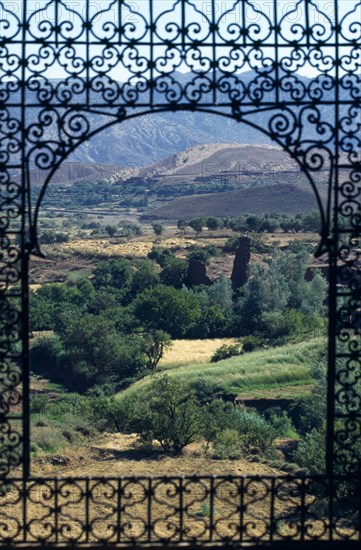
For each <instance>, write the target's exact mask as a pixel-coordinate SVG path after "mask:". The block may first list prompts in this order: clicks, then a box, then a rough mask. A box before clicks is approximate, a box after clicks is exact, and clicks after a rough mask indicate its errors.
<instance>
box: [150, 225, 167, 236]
mask: <svg viewBox="0 0 361 550" xmlns="http://www.w3.org/2000/svg"><path fill="white" fill-rule="evenodd" d="M152 228H153V231H154V233H155V235H157V236H159V235H162V233H164V230H165V227H164V225H163V224H162V223H160V222H154V223H152Z"/></svg>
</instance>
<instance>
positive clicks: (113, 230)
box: [105, 225, 117, 237]
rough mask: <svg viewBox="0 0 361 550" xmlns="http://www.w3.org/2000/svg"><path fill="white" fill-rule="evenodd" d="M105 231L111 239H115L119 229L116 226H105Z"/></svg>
mask: <svg viewBox="0 0 361 550" xmlns="http://www.w3.org/2000/svg"><path fill="white" fill-rule="evenodd" d="M105 231H106V232H107V233H108V235H109V237H114V235H115V234H116V232H117V228H116V227H115V226H114V225H107V226H105Z"/></svg>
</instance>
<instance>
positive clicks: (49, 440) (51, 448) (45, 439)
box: [33, 426, 67, 453]
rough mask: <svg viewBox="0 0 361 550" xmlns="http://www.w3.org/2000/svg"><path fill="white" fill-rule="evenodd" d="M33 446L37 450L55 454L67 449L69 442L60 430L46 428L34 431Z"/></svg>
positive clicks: (52, 427) (51, 427)
mask: <svg viewBox="0 0 361 550" xmlns="http://www.w3.org/2000/svg"><path fill="white" fill-rule="evenodd" d="M33 444H34V447H35V449H36V450H37V449H40V450H41V451H44V452H47V453H53V452H56V451H58V450H59V449H61V448H62V447H65V446H66V444H67V440H66V439H65V437H64V436H63V434H62V433H61V431H60V430H59V429H56V428H55V427H54V426H45V427H42V428H37V429H34V430H33Z"/></svg>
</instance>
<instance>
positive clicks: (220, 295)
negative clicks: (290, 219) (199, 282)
mask: <svg viewBox="0 0 361 550" xmlns="http://www.w3.org/2000/svg"><path fill="white" fill-rule="evenodd" d="M193 253H194V250H193ZM150 257H151V258H152V259H148V260H141V261H130V260H126V259H117V260H111V261H108V262H104V263H102V264H100V265H99V266H98V267H97V268H96V269H95V270H94V272H93V274H92V277H91V278H90V279H88V278H84V279H81V280H80V281H75V282H74V284H52V285H46V286H43V287H42V288H40V289H39V290H38V291H37V292H33V293H32V294H31V312H32V330H34V331H44V330H45V331H54V336H52V337H51V338H45V339H40V340H39V341H37V342H36V343H35V344H34V346H33V348H32V368H33V369H34V370H35V372H37V373H40V374H42V375H46V376H47V377H49V378H50V379H51V380H53V381H56V382H60V383H63V384H65V385H66V387H68V388H70V389H72V390H76V391H81V392H84V391H86V390H89V389H90V388H92V387H96V386H102V387H103V388H105V387H108V390H107V391H113V390H116V389H117V388H120V387H124V385H127V384H129V383H130V382H132V381H134V380H135V379H137V378H139V377H142V376H144V375H145V374H147V373H148V372H149V371H150V370H154V368H155V366H156V364H157V360H156V359H154V358H151V359H150V356H151V355H152V353H156V350H158V353H159V350H162V349H164V345H167V344H168V342H169V339H170V338H178V339H179V338H209V337H210V338H212V337H220V336H224V337H228V336H235V337H241V336H243V337H245V336H246V337H248V343H247V345H248V346H250V347H248V349H249V350H250V349H253V348H255V347H259V346H261V345H263V344H272V343H283V342H286V341H287V340H288V339H290V338H295V337H300V336H302V335H304V334H306V333H308V334H309V333H310V332H314V331H315V330H318V329H320V328H322V326H323V325H324V320H323V313H324V302H325V292H326V282H325V280H324V279H323V278H322V276H321V275H319V274H315V276H314V278H313V280H312V281H311V282H306V281H305V279H304V275H305V270H306V265H307V260H308V251H307V249H304V248H303V247H302V246H300V245H293V246H291V247H290V249H289V250H288V251H285V252H281V251H279V250H276V251H275V252H274V253H273V255H272V256H270V257H269V259H268V260H267V263H265V264H264V265H260V264H255V265H253V267H252V269H251V273H250V278H249V280H248V282H247V283H246V284H245V285H244V286H243V287H242V288H241V289H239V290H238V291H237V292H234V291H233V290H232V285H231V281H230V280H228V279H227V278H226V277H224V276H221V277H220V278H219V279H218V280H217V281H216V282H215V283H214V284H213V285H211V286H197V287H194V288H188V287H187V286H186V285H185V283H186V280H187V268H188V263H187V261H186V260H184V259H180V258H177V257H176V256H175V255H174V254H173V253H172V252H170V251H169V250H159V249H154V250H153V251H152V252H151V254H150ZM245 349H246V351H247V346H246V348H245ZM158 360H159V359H158Z"/></svg>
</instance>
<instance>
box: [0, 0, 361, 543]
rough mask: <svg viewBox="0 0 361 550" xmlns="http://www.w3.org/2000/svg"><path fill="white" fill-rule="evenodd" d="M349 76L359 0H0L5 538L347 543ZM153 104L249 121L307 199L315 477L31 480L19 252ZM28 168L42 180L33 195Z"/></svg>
mask: <svg viewBox="0 0 361 550" xmlns="http://www.w3.org/2000/svg"><path fill="white" fill-rule="evenodd" d="M360 67H361V2H360V1H359V0H342V1H341V0H329V1H324V0H224V1H223V0H204V1H203V0H158V1H157V0H134V1H133V0H97V1H91V0H82V1H75V0H48V1H47V0H22V1H20V0H17V1H10V0H9V1H1V2H0V81H1V88H0V104H1V111H0V139H1V150H0V171H1V176H0V201H1V218H0V235H1V237H0V238H1V245H2V253H1V257H0V304H1V336H0V359H1V370H0V384H1V400H0V426H1V436H0V472H1V484H0V515H1V521H0V540H1V541H2V542H3V543H7V544H8V543H17V542H19V543H24V542H26V543H36V542H44V541H46V542H49V543H52V542H53V543H58V542H69V541H72V542H77V543H79V544H80V543H83V542H104V541H108V542H113V543H120V542H127V543H130V542H132V543H135V542H139V543H144V544H145V543H149V542H173V543H178V542H184V541H188V542H197V543H202V542H212V541H221V542H237V543H242V542H247V541H248V542H259V543H261V542H265V541H266V542H267V541H268V542H269V541H276V540H282V539H287V540H295V541H296V540H300V541H302V540H304V541H306V540H308V541H312V540H321V539H322V540H349V541H351V540H354V541H356V540H358V539H359V536H360V535H359V532H360V529H359V527H360V526H359V521H360V497H359V495H360V492H361V491H360V464H359V452H358V449H359V447H360V444H361V410H360V403H361V389H360V388H361V384H360V379H361V368H360V356H361V347H360V328H361V305H360V289H361V282H360V281H361V279H360V261H361V259H360V244H359V239H360V227H361V221H360V220H361V217H360V193H361V191H360V189H361V187H360V182H361V69H360ZM162 111H191V112H195V111H198V112H203V113H214V114H217V115H219V116H223V117H229V118H232V119H234V120H235V121H238V122H241V123H243V124H245V125H248V126H252V127H253V128H256V129H258V130H259V131H260V132H263V133H264V134H266V135H267V136H269V138H270V139H271V140H272V141H273V142H275V143H277V144H279V145H280V146H281V147H283V148H284V150H286V151H287V152H288V154H289V155H290V157H292V158H293V159H294V160H295V161H296V162H297V163H298V165H299V166H300V168H301V170H302V171H303V173H304V174H305V176H306V177H307V178H308V180H309V183H310V185H311V186H312V187H313V189H314V193H315V196H316V200H317V202H318V206H319V209H320V215H321V225H322V227H321V239H320V245H319V252H320V253H321V252H322V253H327V254H328V258H329V266H330V285H329V345H328V417H327V423H328V424H327V425H328V428H327V475H326V476H319V477H317V476H313V477H302V478H299V477H292V476H288V477H286V478H282V477H275V478H266V477H264V478H252V477H240V478H236V477H225V478H212V477H209V478H208V477H194V478H154V479H148V478H147V479H145V478H129V479H32V478H31V476H30V470H29V468H30V465H29V457H30V453H29V441H30V433H29V365H28V350H29V342H28V334H29V322H28V313H29V312H28V260H29V255H30V254H31V253H34V254H37V253H39V246H38V239H37V220H38V215H39V209H40V207H41V201H42V198H43V196H44V193H45V191H46V188H47V186H48V185H49V184H50V182H51V179H52V176H53V175H54V173H55V172H56V170H57V169H58V168H59V166H60V165H61V163H62V162H63V161H64V160H65V159H66V158H67V157H68V156H69V155H70V154H71V153H72V152H73V151H74V150H75V149H76V148H77V147H78V146H79V145H80V144H81V143H83V142H84V141H86V140H89V139H90V138H91V137H92V136H94V135H95V134H96V133H98V132H100V131H102V130H104V129H106V128H107V127H109V126H111V125H113V124H119V123H122V122H123V121H125V120H127V119H130V118H135V117H140V116H142V115H145V114H150V113H157V112H162ZM34 168H36V169H37V170H39V171H41V172H42V174H43V175H44V176H43V181H44V182H45V183H44V184H43V186H42V188H41V191H40V193H39V194H38V196H36V195H35V194H34V193H35V191H34V185H33V181H32V174H33V173H34ZM321 170H322V171H323V172H324V173H327V175H328V201H327V202H326V204H324V203H322V201H321V199H320V196H319V191H318V175H319V173H320V171H321ZM14 406H16V410H17V411H19V412H17V413H16V414H14V413H13V412H12V411H13V410H14ZM340 411H341V412H340ZM19 467H21V468H22V477H21V479H16V478H15V477H14V475H13V474H14V469H16V471H17V472H18V469H19ZM340 476H342V477H340ZM320 494H322V495H323V500H322V501H323V502H325V499H324V497H325V496H326V497H327V498H326V503H327V504H326V506H325V509H324V510H323V512H322V513H321V515H317V514H316V512H315V510H316V505H315V502H316V504H317V498H319V495H320ZM315 495H316V496H315ZM317 495H318V496H317ZM201 502H204V503H207V504H208V505H209V514H207V516H206V517H199V514H197V511H196V509H197V505H199V503H201ZM320 518H321V519H320ZM35 527H37V528H35Z"/></svg>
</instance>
